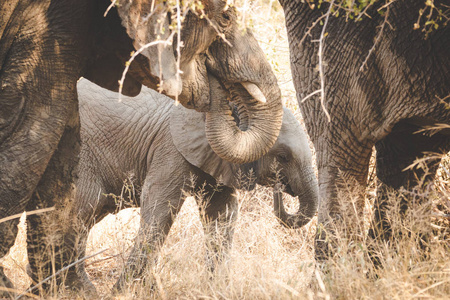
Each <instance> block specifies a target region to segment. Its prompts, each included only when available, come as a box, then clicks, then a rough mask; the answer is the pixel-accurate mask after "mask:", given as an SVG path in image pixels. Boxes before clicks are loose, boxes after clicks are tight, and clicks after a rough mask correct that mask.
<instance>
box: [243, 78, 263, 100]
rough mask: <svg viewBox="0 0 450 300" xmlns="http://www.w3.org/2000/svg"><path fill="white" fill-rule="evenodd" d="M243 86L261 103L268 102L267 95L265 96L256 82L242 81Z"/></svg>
mask: <svg viewBox="0 0 450 300" xmlns="http://www.w3.org/2000/svg"><path fill="white" fill-rule="evenodd" d="M241 84H242V86H243V87H244V88H245V89H246V90H247V92H248V93H249V94H250V95H252V97H253V98H255V99H256V100H258V101H259V102H261V103H266V102H267V100H266V97H265V96H264V94H263V92H262V91H261V89H260V88H259V87H258V86H257V85H256V84H254V83H251V82H241Z"/></svg>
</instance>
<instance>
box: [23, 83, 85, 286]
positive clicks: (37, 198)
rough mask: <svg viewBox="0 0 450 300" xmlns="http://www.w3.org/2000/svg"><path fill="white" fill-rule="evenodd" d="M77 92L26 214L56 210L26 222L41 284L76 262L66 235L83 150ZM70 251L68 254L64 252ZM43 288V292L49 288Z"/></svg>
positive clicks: (68, 102)
mask: <svg viewBox="0 0 450 300" xmlns="http://www.w3.org/2000/svg"><path fill="white" fill-rule="evenodd" d="M76 99H77V98H76V94H75V91H73V92H72V94H71V95H70V94H69V96H67V98H66V101H65V107H66V109H67V110H68V111H69V112H70V113H71V115H70V118H69V120H68V122H67V124H66V126H65V130H64V133H63V136H62V137H61V140H60V142H59V144H58V147H57V149H56V151H55V153H54V154H53V156H52V158H51V160H50V162H49V163H48V166H47V169H46V170H45V173H44V174H43V176H42V179H41V180H40V182H39V184H38V186H37V188H36V190H35V191H34V193H33V195H32V197H31V199H30V201H29V203H28V205H27V210H33V209H41V208H46V207H51V206H55V212H54V213H50V214H42V215H33V216H30V217H28V218H27V250H28V260H29V263H30V268H31V273H32V277H33V279H34V280H35V281H38V282H39V281H41V280H43V279H45V278H47V277H48V276H50V275H51V273H53V272H55V271H58V270H60V269H61V268H62V267H64V266H66V265H68V264H69V263H70V262H71V261H72V259H73V255H74V253H73V250H74V248H73V245H70V243H71V241H70V240H69V241H66V242H68V243H69V247H64V242H65V241H64V240H63V234H64V232H65V231H67V230H68V228H69V226H70V225H71V224H72V222H73V220H71V219H70V210H71V206H72V200H73V198H74V196H75V193H74V192H75V188H74V184H73V179H74V178H75V176H76V174H75V168H76V165H77V163H78V154H79V150H80V123H79V115H78V103H77V101H76ZM63 250H67V251H63ZM49 283H51V282H48V283H47V284H44V285H43V287H44V289H45V288H46V287H47V286H49Z"/></svg>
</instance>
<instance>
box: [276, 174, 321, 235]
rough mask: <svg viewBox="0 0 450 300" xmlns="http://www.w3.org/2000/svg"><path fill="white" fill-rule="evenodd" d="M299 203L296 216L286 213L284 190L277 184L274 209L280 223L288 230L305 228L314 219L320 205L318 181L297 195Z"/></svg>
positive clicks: (314, 181)
mask: <svg viewBox="0 0 450 300" xmlns="http://www.w3.org/2000/svg"><path fill="white" fill-rule="evenodd" d="M314 183H315V184H314ZM296 197H297V198H298V201H299V204H300V206H299V208H298V211H297V212H296V213H295V214H289V213H287V212H286V210H285V208H284V204H283V190H282V186H281V184H279V183H278V184H276V185H275V187H274V188H273V208H274V212H275V215H276V216H277V218H278V219H279V221H280V223H281V224H282V225H284V226H285V227H287V228H293V229H295V228H300V227H303V226H305V225H306V224H308V223H309V221H311V219H312V218H313V217H314V215H315V213H316V210H317V205H318V198H319V197H318V186H317V180H313V182H311V183H310V184H309V185H308V186H307V187H306V189H305V190H304V191H303V193H301V194H298V193H296Z"/></svg>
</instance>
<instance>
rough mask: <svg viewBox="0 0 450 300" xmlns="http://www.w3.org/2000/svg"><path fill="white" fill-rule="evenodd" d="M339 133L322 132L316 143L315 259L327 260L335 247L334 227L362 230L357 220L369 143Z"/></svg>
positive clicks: (361, 211) (358, 219)
mask: <svg viewBox="0 0 450 300" xmlns="http://www.w3.org/2000/svg"><path fill="white" fill-rule="evenodd" d="M340 134H342V132H336V133H332V134H331V133H330V134H329V135H328V136H326V135H325V136H324V137H323V139H321V141H320V142H319V143H317V144H316V145H317V146H316V156H317V166H318V171H319V191H320V194H319V208H318V227H317V233H316V238H315V256H316V259H318V260H326V259H328V258H329V257H330V255H331V254H332V252H333V250H334V249H335V245H334V244H333V243H334V242H335V241H336V240H337V239H336V238H334V237H333V235H334V234H335V232H336V229H339V228H344V227H345V228H346V232H347V233H350V234H352V233H353V232H354V233H356V234H357V233H359V232H361V231H363V229H362V228H360V227H359V226H358V224H360V223H357V221H361V220H362V213H363V209H364V188H365V186H366V181H367V173H368V167H369V161H370V156H371V154H372V146H373V145H372V143H371V142H369V141H366V142H359V141H356V140H353V139H352V138H351V135H347V136H343V137H340ZM348 193H351V194H348ZM347 229H348V230H347Z"/></svg>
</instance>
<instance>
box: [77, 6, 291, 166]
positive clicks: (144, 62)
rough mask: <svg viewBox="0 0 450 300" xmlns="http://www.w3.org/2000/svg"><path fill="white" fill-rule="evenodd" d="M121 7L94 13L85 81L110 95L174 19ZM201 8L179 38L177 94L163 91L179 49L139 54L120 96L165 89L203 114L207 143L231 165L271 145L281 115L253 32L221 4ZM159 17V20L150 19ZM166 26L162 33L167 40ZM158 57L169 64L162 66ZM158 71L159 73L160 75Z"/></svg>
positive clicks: (273, 83) (192, 14)
mask: <svg viewBox="0 0 450 300" xmlns="http://www.w3.org/2000/svg"><path fill="white" fill-rule="evenodd" d="M103 1H106V0H103ZM118 2H119V3H120V5H119V6H118V7H117V8H115V9H112V10H111V11H110V12H109V13H108V14H107V15H106V18H104V17H103V14H104V12H105V10H106V8H107V4H108V2H107V1H106V2H105V3H103V6H101V7H100V9H99V11H98V15H99V17H98V20H97V22H98V23H99V24H98V26H96V27H95V28H96V33H95V34H94V38H93V43H94V53H95V55H94V59H93V61H92V63H90V64H89V69H88V72H87V73H86V74H85V75H84V76H85V77H86V78H87V79H89V80H91V81H93V82H95V83H97V84H99V85H100V86H103V87H105V88H107V89H110V90H113V91H118V89H119V85H118V80H119V79H120V78H121V76H122V72H123V69H124V66H125V64H126V62H127V60H128V59H129V58H130V52H132V51H135V50H136V48H138V47H141V46H142V45H143V44H145V43H148V42H151V41H152V39H155V38H156V37H157V36H156V35H154V34H153V33H155V32H157V33H158V32H159V31H158V30H162V29H158V28H157V26H156V25H155V24H159V23H162V24H166V25H167V24H169V22H170V19H171V17H170V14H165V12H166V10H165V9H166V8H165V7H164V6H161V9H160V10H157V9H155V7H152V6H151V5H152V4H153V3H154V4H155V5H163V4H164V3H165V2H161V1H156V0H155V1H153V0H152V1H150V0H133V1H131V0H120V1H118ZM202 4H203V8H202V9H198V7H197V8H196V9H191V10H190V11H189V13H188V14H187V15H186V17H185V19H184V20H183V25H182V29H181V34H180V37H179V38H180V40H181V41H182V45H180V46H182V47H180V49H181V53H180V57H179V58H180V69H181V71H182V76H181V79H182V91H181V94H179V93H178V88H173V89H172V88H171V87H170V86H169V87H165V86H164V85H163V84H164V82H171V81H170V80H168V79H167V76H169V75H167V76H166V75H165V74H172V73H173V72H172V71H171V70H173V69H174V66H175V61H176V60H175V56H176V53H175V52H174V51H173V49H175V47H176V46H177V45H174V46H173V47H172V46H167V47H166V48H162V49H158V48H157V47H149V48H147V50H146V51H144V52H142V54H144V55H139V56H137V57H136V59H135V60H134V62H133V63H132V64H131V65H130V68H129V71H128V75H127V77H126V79H125V81H124V83H123V93H124V94H126V95H129V96H134V95H137V94H138V93H139V92H140V89H141V84H144V85H146V86H148V87H150V88H152V89H155V90H158V89H159V90H161V86H160V85H162V92H163V93H165V94H168V95H172V96H174V98H177V99H178V100H179V101H180V103H181V104H182V105H183V106H185V107H187V108H191V109H195V110H197V111H202V112H206V113H207V122H206V131H207V137H208V140H209V142H210V144H211V147H212V149H213V150H214V151H215V152H216V153H217V154H218V155H219V156H220V157H221V158H223V159H225V160H228V161H231V162H235V163H246V162H250V161H254V160H256V159H258V158H259V157H261V156H262V155H264V154H265V153H266V152H267V151H268V150H269V149H270V148H271V147H272V146H273V144H274V143H275V141H276V138H277V136H278V133H279V131H280V128H281V122H282V116H283V110H282V104H281V93H280V89H279V87H278V85H277V80H276V78H275V75H274V74H273V72H272V69H271V67H270V65H269V63H268V61H267V60H266V58H265V56H264V53H263V51H262V49H261V48H260V47H259V45H258V43H257V41H256V39H255V37H254V36H253V35H252V33H251V32H250V30H246V31H242V30H240V29H239V26H238V24H237V14H236V10H235V8H233V7H228V6H227V4H226V1H223V0H203V1H202ZM149 5H150V7H148V6H149ZM149 11H150V15H147V14H148V12H149ZM172 15H173V14H172ZM156 16H160V17H162V19H155V20H152V18H153V17H155V18H156ZM157 20H162V21H160V22H159V23H158V21H157ZM136 24H137V25H136ZM144 25H145V26H144ZM166 25H165V26H163V27H162V28H166V29H164V30H162V31H163V33H164V34H167V35H168V34H169V32H170V30H169V28H168V26H166ZM146 26H147V27H146ZM155 30H156V31H155ZM163 33H159V34H161V35H160V39H162V38H164V37H165V36H163V35H162V34H163ZM177 39H178V38H175V39H174V40H175V41H176V40H177ZM133 45H134V47H133ZM152 51H156V52H152ZM162 57H167V59H166V60H165V61H164V60H161V59H160V58H162ZM117 58H119V59H117ZM154 66H157V67H154ZM158 66H159V67H158ZM158 68H159V69H162V75H160V73H158V70H157V69H158ZM175 69H176V68H175ZM155 70H156V71H155ZM164 70H166V72H165V71H164ZM174 72H175V71H174ZM169 78H170V76H169ZM161 79H162V83H160V80H161ZM175 82H176V83H179V81H175ZM170 91H175V92H173V93H171V92H170ZM178 94H179V95H178ZM177 95H178V97H176V96H177ZM230 100H232V101H233V102H235V104H236V106H237V107H238V108H239V112H240V113H239V115H240V116H241V119H240V120H235V118H233V117H232V116H231V112H230V110H229V105H228V102H229V101H230ZM236 121H237V122H236Z"/></svg>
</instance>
